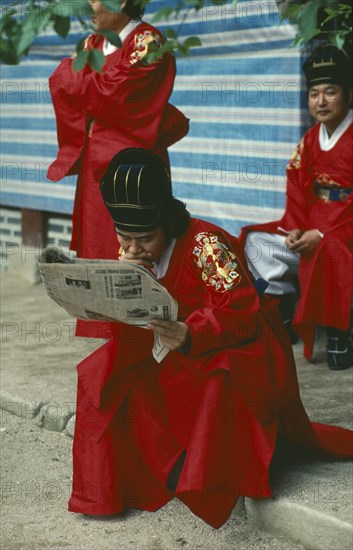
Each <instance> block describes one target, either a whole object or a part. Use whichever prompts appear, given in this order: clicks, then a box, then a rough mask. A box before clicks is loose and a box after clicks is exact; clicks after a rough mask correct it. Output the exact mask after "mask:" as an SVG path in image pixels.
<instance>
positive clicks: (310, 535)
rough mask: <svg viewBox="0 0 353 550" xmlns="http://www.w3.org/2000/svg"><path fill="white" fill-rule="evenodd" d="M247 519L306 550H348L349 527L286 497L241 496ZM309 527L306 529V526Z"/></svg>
mask: <svg viewBox="0 0 353 550" xmlns="http://www.w3.org/2000/svg"><path fill="white" fill-rule="evenodd" d="M245 511H246V516H247V518H248V519H250V520H251V521H253V522H254V523H255V524H256V525H257V527H260V528H263V529H265V530H266V531H270V532H272V533H274V534H277V535H282V536H285V537H288V538H289V539H290V540H292V541H293V542H298V543H300V544H302V545H303V546H304V547H305V548H307V549H308V550H318V549H320V550H331V549H332V548H337V549H338V548H339V549H340V550H350V549H351V548H352V545H351V544H352V542H353V526H352V525H351V524H349V523H347V522H345V521H342V520H339V519H336V518H335V517H333V516H332V515H328V514H325V513H323V512H320V511H317V510H314V509H312V508H309V507H307V506H304V505H302V504H298V503H295V502H291V500H290V499H288V498H283V497H279V498H276V499H274V500H269V499H266V500H255V499H251V498H245ZM308 526H310V529H308Z"/></svg>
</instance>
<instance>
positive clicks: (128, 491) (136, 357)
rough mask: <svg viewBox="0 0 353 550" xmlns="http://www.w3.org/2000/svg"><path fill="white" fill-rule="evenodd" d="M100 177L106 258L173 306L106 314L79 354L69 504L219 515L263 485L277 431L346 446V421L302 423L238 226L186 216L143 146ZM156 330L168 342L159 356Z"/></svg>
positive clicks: (288, 367) (282, 343) (322, 445)
mask: <svg viewBox="0 0 353 550" xmlns="http://www.w3.org/2000/svg"><path fill="white" fill-rule="evenodd" d="M101 190H102V196H103V199H104V202H105V204H106V206H107V210H108V211H109V213H110V215H111V217H112V220H113V222H114V225H115V230H116V235H117V247H119V253H118V260H119V261H121V262H128V263H130V264H131V265H132V264H138V265H142V266H145V267H146V268H147V269H148V270H150V271H151V272H152V273H154V275H155V277H156V278H157V279H159V281H160V283H161V284H162V285H163V286H164V287H165V288H166V289H167V290H168V291H169V293H170V294H171V295H172V296H173V297H174V299H175V300H176V301H177V302H178V306H179V307H178V318H177V320H176V321H171V320H170V321H168V320H161V319H154V320H153V321H150V323H149V325H148V329H149V330H146V329H144V328H140V327H136V326H133V325H129V324H123V323H116V324H114V325H113V327H112V330H113V331H114V336H113V337H112V338H111V339H110V340H109V341H108V342H106V343H105V344H104V345H103V346H102V347H100V348H99V349H98V350H96V351H95V352H94V353H93V354H91V355H90V356H89V357H87V358H86V359H85V360H84V361H82V362H81V363H80V364H79V366H78V395H77V413H76V427H75V435H74V447H73V460H74V462H73V465H74V473H73V491H72V495H71V498H70V501H69V510H71V511H72V512H79V513H84V514H93V515H102V514H117V513H119V512H122V511H123V510H124V509H125V508H126V507H127V508H129V507H130V508H138V509H143V510H149V511H153V510H156V509H158V508H160V507H161V506H163V505H164V504H166V503H167V502H168V501H169V500H171V499H172V498H173V497H177V498H178V499H180V500H181V501H182V502H184V503H185V504H186V505H187V506H188V507H189V508H190V509H191V511H192V512H193V513H194V514H196V515H197V516H199V517H201V518H202V519H203V520H204V521H206V522H208V523H209V524H210V525H212V526H213V527H216V528H218V527H220V526H221V525H222V524H223V523H224V522H225V521H226V520H227V519H228V518H229V516H230V514H231V512H232V509H233V507H234V506H235V504H236V502H237V499H238V497H239V496H240V495H246V496H251V497H255V498H264V497H269V496H271V488H270V483H269V467H270V464H271V460H272V457H273V453H274V450H275V446H276V443H277V441H278V438H279V437H282V438H285V439H286V440H287V441H290V442H291V443H293V444H296V443H300V444H304V445H306V446H307V447H309V448H311V449H313V450H315V451H317V452H322V453H324V454H326V455H329V456H334V457H337V458H338V457H347V456H351V455H352V432H351V431H350V430H346V429H343V428H336V427H333V426H325V425H322V424H312V423H310V421H309V419H308V417H307V415H306V413H305V410H304V408H303V405H302V402H301V399H300V396H299V390H298V383H297V378H296V369H295V364H294V360H293V354H292V348H291V346H290V343H289V341H288V339H287V338H286V336H285V335H284V334H283V330H282V322H281V318H280V315H279V313H278V310H277V305H276V301H275V300H272V299H271V298H268V297H267V296H265V295H264V294H261V292H260V293H259V292H258V291H257V290H256V288H255V286H254V284H253V278H252V276H251V274H250V272H249V271H248V269H247V267H246V262H245V261H244V259H243V258H242V253H241V248H240V247H239V244H238V241H237V239H236V238H235V237H232V236H231V235H229V234H228V233H227V232H226V231H224V230H223V229H221V228H219V227H217V226H215V225H213V224H211V223H208V222H205V221H202V220H200V219H196V218H191V217H190V215H189V213H188V212H187V210H186V208H185V205H184V204H183V203H182V202H180V201H179V200H177V199H175V198H174V197H173V195H172V191H171V181H170V177H169V174H168V172H167V170H166V168H165V166H164V164H163V162H162V161H161V159H160V158H159V157H157V156H156V155H154V154H153V153H151V152H149V151H146V150H143V149H135V148H132V149H127V150H125V151H121V152H120V153H118V155H116V156H115V157H114V158H113V160H112V161H111V163H110V165H109V169H108V171H107V173H106V174H105V175H104V177H103V179H102V182H101ZM155 334H156V335H158V337H159V338H160V340H161V342H162V344H164V346H166V348H167V349H168V350H169V351H168V353H167V355H166V356H165V357H164V358H163V360H162V361H161V362H159V363H158V362H157V361H156V360H155V359H154V357H153V355H152V347H153V342H154V335H155Z"/></svg>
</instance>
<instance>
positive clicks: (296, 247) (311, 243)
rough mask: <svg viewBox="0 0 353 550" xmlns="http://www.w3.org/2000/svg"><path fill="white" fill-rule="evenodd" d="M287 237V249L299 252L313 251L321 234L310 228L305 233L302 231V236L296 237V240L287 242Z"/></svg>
mask: <svg viewBox="0 0 353 550" xmlns="http://www.w3.org/2000/svg"><path fill="white" fill-rule="evenodd" d="M288 238H289V235H288ZM288 238H287V239H286V241H285V242H286V245H287V247H288V248H289V250H292V252H299V254H306V253H308V252H313V251H314V250H315V249H316V247H317V245H318V244H319V242H320V241H321V236H320V234H319V232H318V230H317V229H310V230H309V231H305V233H303V234H302V236H301V237H300V238H298V240H296V241H294V242H293V243H292V244H287V240H288Z"/></svg>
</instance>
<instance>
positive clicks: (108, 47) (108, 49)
mask: <svg viewBox="0 0 353 550" xmlns="http://www.w3.org/2000/svg"><path fill="white" fill-rule="evenodd" d="M140 23H141V19H131V21H129V22H128V24H127V25H125V27H124V28H123V30H122V31H121V32H119V38H120V40H121V43H123V42H124V40H125V38H126V37H127V36H128V35H129V34H130V33H131V32H132V31H133V30H134V29H135V28H136V27H137V25H139V24H140ZM117 49H118V48H117V47H116V46H113V44H111V43H110V42H109V40H108V39H107V38H105V39H104V43H103V53H104V55H109V54H111V53H114V52H115V51H116V50H117Z"/></svg>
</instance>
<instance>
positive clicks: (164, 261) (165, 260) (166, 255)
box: [153, 239, 176, 279]
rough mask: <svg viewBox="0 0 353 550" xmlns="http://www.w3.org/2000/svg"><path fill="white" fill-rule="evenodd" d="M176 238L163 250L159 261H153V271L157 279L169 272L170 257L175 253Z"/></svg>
mask: <svg viewBox="0 0 353 550" xmlns="http://www.w3.org/2000/svg"><path fill="white" fill-rule="evenodd" d="M175 243H176V239H172V240H171V241H170V244H169V246H168V248H167V249H166V250H165V251H164V252H163V255H162V256H161V257H160V259H159V262H153V272H154V274H155V276H156V278H157V279H161V278H162V277H164V275H165V274H166V273H167V269H168V265H169V261H170V258H171V256H172V254H173V250H174V247H175Z"/></svg>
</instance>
